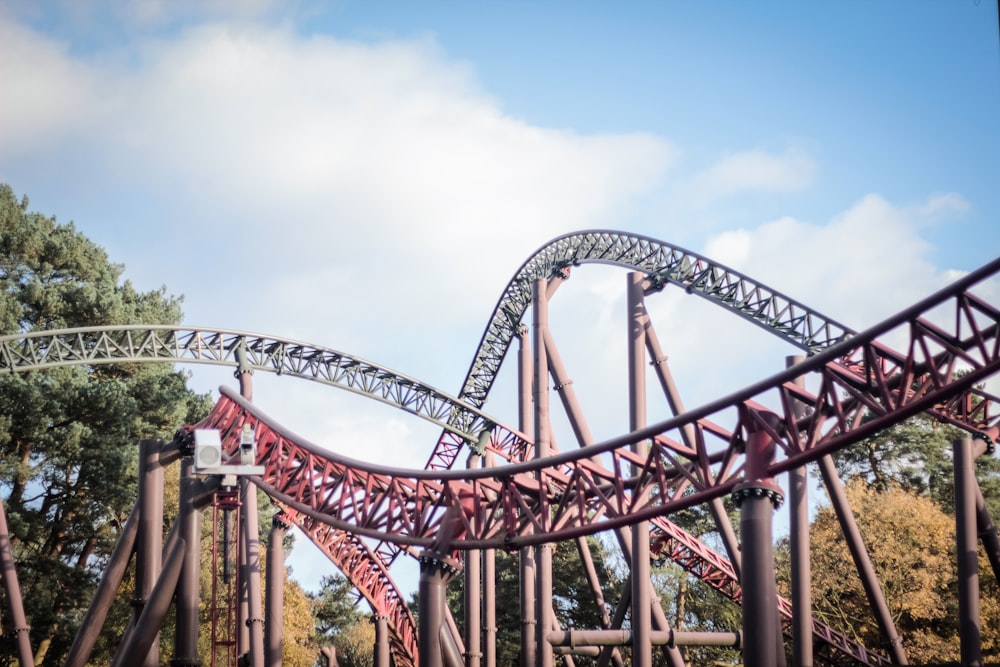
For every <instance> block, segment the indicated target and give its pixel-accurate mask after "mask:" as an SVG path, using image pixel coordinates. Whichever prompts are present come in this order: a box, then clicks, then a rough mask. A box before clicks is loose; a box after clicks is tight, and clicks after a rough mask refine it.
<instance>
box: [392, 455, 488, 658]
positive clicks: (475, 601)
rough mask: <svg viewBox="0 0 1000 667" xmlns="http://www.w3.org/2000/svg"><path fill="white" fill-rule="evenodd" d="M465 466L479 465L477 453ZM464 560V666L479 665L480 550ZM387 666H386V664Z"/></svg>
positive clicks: (466, 554)
mask: <svg viewBox="0 0 1000 667" xmlns="http://www.w3.org/2000/svg"><path fill="white" fill-rule="evenodd" d="M466 465H467V467H469V468H470V469H471V468H478V467H479V455H478V454H471V455H470V456H469V459H468V462H467V464H466ZM463 558H464V561H465V666H466V667H480V663H481V661H482V657H483V654H482V606H481V603H482V596H481V593H480V591H481V588H480V586H482V583H483V582H482V552H481V551H479V550H469V551H466V552H465V553H464V554H463ZM376 667H378V666H376ZM387 667H388V666H387Z"/></svg>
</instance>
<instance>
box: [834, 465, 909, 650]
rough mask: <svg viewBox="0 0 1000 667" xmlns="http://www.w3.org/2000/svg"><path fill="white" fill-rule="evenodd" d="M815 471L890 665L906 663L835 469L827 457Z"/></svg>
mask: <svg viewBox="0 0 1000 667" xmlns="http://www.w3.org/2000/svg"><path fill="white" fill-rule="evenodd" d="M819 471H820V474H821V475H822V476H823V484H824V485H825V486H826V489H827V493H829V494H830V504H831V505H832V506H833V511H834V512H835V513H836V515H837V520H838V521H839V522H840V527H841V529H842V530H843V531H844V538H845V539H846V540H847V548H848V549H849V550H850V552H851V558H853V559H854V566H855V567H856V568H857V570H858V574H859V575H860V576H861V585H862V586H863V587H864V589H865V594H866V595H867V596H868V602H869V604H871V606H872V611H873V613H874V614H875V620H876V621H877V622H878V624H879V628H880V629H881V630H882V635H883V636H884V637H885V638H886V639H888V640H889V653H890V656H891V657H892V660H893V662H895V663H896V664H897V665H908V664H910V663H909V661H908V660H907V658H906V651H905V650H904V649H903V642H902V638H901V637H900V636H899V633H898V632H897V631H896V623H895V622H894V621H893V620H892V614H890V613H889V605H888V604H887V603H886V601H885V595H884V594H883V593H882V587H881V586H880V585H879V581H878V575H876V574H875V566H874V565H872V561H871V558H870V557H869V556H868V549H867V548H865V543H864V540H862V539H861V531H860V530H858V524H857V522H856V521H855V520H854V514H853V513H852V512H851V508H850V504H849V503H848V502H847V495H846V494H845V493H844V485H843V484H841V483H840V478H839V477H838V476H837V468H836V466H835V465H834V464H833V459H832V458H831V457H830V456H824V457H823V458H821V459H820V460H819Z"/></svg>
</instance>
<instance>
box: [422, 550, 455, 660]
mask: <svg viewBox="0 0 1000 667" xmlns="http://www.w3.org/2000/svg"><path fill="white" fill-rule="evenodd" d="M458 569H459V568H458V564H457V563H454V562H452V561H451V559H448V558H445V557H443V556H441V555H440V554H437V553H428V552H424V554H422V555H421V556H420V583H419V586H418V591H419V605H420V610H419V613H418V614H417V633H418V636H419V640H420V641H419V643H420V667H445V659H444V653H443V651H444V649H445V646H444V644H443V642H442V634H443V633H445V632H449V630H448V628H447V627H446V626H445V622H444V610H445V603H446V592H447V591H446V589H447V586H448V582H449V581H450V580H451V578H452V577H454V576H455V575H456V574H457V573H458Z"/></svg>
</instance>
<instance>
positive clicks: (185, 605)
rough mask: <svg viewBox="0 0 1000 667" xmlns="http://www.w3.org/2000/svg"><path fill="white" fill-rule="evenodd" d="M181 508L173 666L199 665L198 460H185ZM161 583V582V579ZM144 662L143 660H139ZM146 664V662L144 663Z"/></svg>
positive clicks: (199, 541) (199, 551)
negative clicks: (196, 472) (180, 543)
mask: <svg viewBox="0 0 1000 667" xmlns="http://www.w3.org/2000/svg"><path fill="white" fill-rule="evenodd" d="M180 489H181V491H180V508H179V510H178V516H177V520H178V523H179V524H180V528H179V531H180V537H181V541H182V542H183V544H184V555H183V567H182V568H181V573H180V580H179V581H178V584H177V600H176V605H177V606H176V610H177V615H176V618H177V626H176V629H175V634H174V657H173V658H172V659H171V661H170V664H171V665H172V666H173V667H197V666H199V665H201V660H200V659H199V658H198V627H199V619H198V611H199V607H200V603H201V590H200V589H201V514H200V513H199V512H198V511H197V509H196V508H195V505H194V499H195V495H196V493H197V490H198V480H197V479H196V478H195V476H194V459H193V458H192V457H190V456H186V457H184V459H183V460H182V461H181V478H180ZM157 583H159V582H157ZM136 664H140V663H136ZM142 664H145V662H143V663H142Z"/></svg>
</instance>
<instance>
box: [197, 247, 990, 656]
mask: <svg viewBox="0 0 1000 667" xmlns="http://www.w3.org/2000/svg"><path fill="white" fill-rule="evenodd" d="M998 269H1000V262H994V264H993V265H990V266H987V267H985V268H984V269H983V270H980V271H979V272H976V274H973V275H972V276H970V277H969V278H967V279H966V280H965V281H961V282H960V283H957V284H956V285H954V286H952V287H951V288H949V289H948V290H945V291H943V292H941V293H939V294H938V295H935V297H932V298H931V299H928V300H925V301H924V302H921V303H920V304H918V305H917V306H915V307H913V308H911V309H909V310H908V311H905V312H904V313H901V314H900V315H898V316H897V317H895V318H892V319H891V320H888V321H886V322H885V323H883V324H882V325H879V326H878V327H875V328H873V329H870V330H869V331H867V332H865V333H863V334H859V335H858V336H855V337H854V338H852V339H851V340H850V341H845V342H843V343H840V344H837V345H835V346H833V347H832V348H831V349H830V350H828V351H827V352H825V353H823V354H820V355H816V356H815V357H814V358H813V359H812V360H810V361H807V362H806V363H805V364H800V365H799V366H798V367H796V368H794V369H791V370H790V371H787V372H786V373H783V374H779V375H778V376H775V377H774V378H771V379H770V380H766V381H764V382H762V383H758V384H757V385H754V386H753V387H750V388H748V389H747V390H744V391H743V392H739V393H737V394H735V395H733V396H731V397H728V398H726V399H722V400H721V401H717V402H715V403H713V404H710V405H709V406H706V407H705V408H702V409H700V410H696V411H691V412H688V413H686V414H685V415H681V416H680V417H678V418H675V419H673V420H668V421H667V422H663V423H661V424H658V425H655V426H653V427H650V428H648V429H643V430H642V431H639V432H636V433H633V434H630V435H629V436H627V437H625V438H618V439H615V440H612V441H608V442H606V443H603V444H600V445H595V446H592V447H588V448H586V449H583V450H578V451H577V452H574V453H571V454H560V455H557V456H554V457H551V458H549V459H546V460H544V461H542V462H536V463H522V464H514V465H509V466H504V467H502V468H500V469H493V470H487V471H479V472H470V471H445V472H439V473H437V474H435V473H434V471H419V472H413V471H398V470H392V469H388V468H381V467H373V468H369V469H367V470H363V468H365V464H359V463H357V462H351V461H347V460H344V459H342V460H336V461H335V460H332V459H330V458H327V457H325V456H323V455H318V456H317V455H316V452H313V451H311V450H312V449H313V448H312V447H311V446H310V445H308V443H306V444H301V443H299V442H297V441H296V440H295V438H294V436H290V435H289V434H287V433H284V432H282V430H281V428H280V427H275V426H273V425H271V424H268V423H267V420H266V418H263V417H262V416H261V415H260V414H259V413H258V412H256V411H255V409H254V408H253V407H252V406H249V405H248V404H241V402H240V400H239V399H238V397H235V396H231V395H229V392H226V395H225V396H224V398H223V399H222V400H220V404H219V406H217V411H216V412H214V413H213V417H210V419H209V420H208V421H207V422H206V424H209V425H211V426H213V427H216V428H220V429H222V430H223V431H226V432H229V433H234V434H235V433H239V432H240V429H241V428H242V423H243V422H244V421H246V420H249V421H251V422H252V423H253V422H256V424H257V428H258V433H259V434H262V437H263V438H264V440H263V441H262V443H261V444H262V449H261V456H262V462H264V463H267V462H268V461H269V460H270V458H269V457H277V459H278V460H279V461H280V463H279V464H278V465H276V466H270V465H269V464H268V465H269V467H268V470H269V471H280V472H278V474H277V476H276V477H275V478H272V479H269V478H265V479H264V480H261V482H260V483H261V486H262V487H263V488H265V490H266V491H267V492H268V493H269V494H271V495H272V496H273V497H276V498H278V499H279V500H280V501H282V502H283V503H286V504H289V505H291V506H293V507H295V508H296V509H298V510H300V511H302V512H304V513H306V514H309V515H310V516H314V517H316V518H317V519H318V520H320V521H324V522H327V523H329V524H330V525H333V526H337V527H342V528H345V529H346V528H350V529H351V530H359V531H360V532H361V533H363V534H368V535H370V536H373V537H378V538H381V539H393V540H395V541H398V542H399V543H403V544H411V545H420V546H425V547H429V546H433V545H434V536H435V535H436V534H437V532H438V530H439V528H440V523H441V520H442V519H444V518H447V520H449V521H455V522H458V524H460V525H459V526H457V528H456V529H454V532H455V534H457V535H461V537H460V538H459V540H458V543H457V544H458V545H459V546H462V547H464V548H481V547H496V546H505V547H508V548H510V547H516V546H520V545H523V544H529V543H538V542H544V541H553V540H557V539H563V538H567V537H572V536H577V535H581V534H585V533H588V532H595V531H596V530H602V529H605V528H608V527H613V526H620V525H624V524H626V523H631V522H634V521H637V520H640V519H642V518H654V519H655V518H656V517H659V516H662V515H663V514H665V513H667V512H669V511H672V510H674V509H680V508H682V507H686V506H689V505H692V504H695V503H697V502H702V501H705V500H708V499H709V498H712V497H717V496H718V495H721V494H722V493H726V492H728V491H730V490H731V489H732V487H733V485H734V484H735V483H736V482H737V481H739V472H740V470H741V469H740V467H739V466H736V465H733V464H734V462H735V460H736V458H737V456H738V451H737V450H738V447H739V444H740V442H742V441H744V440H745V438H746V436H747V435H749V433H751V432H754V431H758V430H763V431H765V432H767V433H768V434H769V435H770V436H771V437H772V438H774V439H775V440H776V441H777V442H779V443H780V444H781V445H782V450H783V451H784V453H785V456H786V458H785V459H784V460H783V461H778V462H776V463H775V464H774V465H772V466H771V472H773V473H777V472H780V471H783V470H786V469H789V468H791V467H796V466H798V465H801V464H802V463H804V462H806V461H809V460H813V459H815V458H818V457H819V456H821V455H822V454H824V453H827V452H830V451H834V450H836V449H839V448H842V447H845V446H847V445H849V444H851V443H852V442H854V441H856V440H857V439H859V438H862V437H866V436H867V435H869V434H871V433H872V432H874V431H876V430H878V429H880V428H882V427H884V426H885V425H886V424H889V423H893V422H895V421H898V420H899V419H902V418H905V417H906V416H909V415H910V414H914V413H916V412H918V411H922V410H926V411H929V412H931V413H932V414H935V415H937V416H938V417H939V418H941V419H945V420H947V421H950V422H952V423H956V424H960V425H964V426H965V427H966V428H968V429H970V430H973V431H979V432H985V431H989V435H988V437H990V438H992V436H993V435H994V434H995V429H994V428H992V423H993V417H992V416H991V407H992V405H993V402H994V401H993V399H992V398H990V397H987V398H986V399H985V400H981V401H980V402H979V403H977V404H974V403H973V401H972V400H971V399H972V397H973V395H974V392H973V391H971V388H972V387H973V385H974V384H975V383H976V382H978V381H981V380H982V379H985V378H986V377H989V376H990V375H992V374H993V373H995V372H996V370H997V369H998V367H1000V359H998V356H1000V351H998V348H1000V345H998V337H997V329H998V321H1000V314H998V311H997V310H996V309H995V308H993V307H992V306H990V305H988V304H986V303H984V302H982V301H981V300H979V299H977V298H976V297H974V296H973V295H971V294H969V293H967V292H966V290H967V288H968V287H969V286H971V285H972V284H974V283H975V282H977V281H979V280H981V279H983V278H985V277H987V276H989V275H992V274H993V273H995V272H996V271H997V270H998ZM944 305H949V306H951V307H953V309H954V320H953V323H954V327H953V329H952V330H951V331H946V330H943V329H940V328H938V327H935V326H933V325H931V324H930V323H929V322H928V321H927V320H926V319H925V318H924V315H926V314H927V313H928V312H929V311H931V310H935V309H940V308H941V307H942V306H944ZM899 326H905V327H906V328H907V329H908V332H909V339H910V342H909V346H908V352H907V353H906V354H899V353H895V352H893V351H892V350H889V349H888V348H886V347H885V346H883V345H881V344H879V343H878V342H877V341H876V338H877V337H878V336H880V335H883V334H885V333H886V332H888V331H890V330H892V329H894V328H897V327H899ZM960 366H962V367H963V368H962V370H963V371H964V372H965V373H966V374H965V375H962V376H960V377H959V376H957V375H956V373H955V371H957V370H959V369H960ZM809 371H816V372H817V373H819V374H820V375H821V377H822V381H821V390H820V391H819V392H818V393H817V394H816V395H814V396H813V395H810V394H808V393H807V392H805V391H804V390H802V389H800V388H798V387H797V386H795V384H794V383H793V382H792V380H794V378H795V377H797V376H798V375H800V374H802V373H805V372H809ZM769 392H774V393H776V395H777V396H778V397H779V399H780V400H779V401H778V403H779V404H780V405H781V406H782V410H783V415H778V414H775V413H773V412H771V411H770V410H767V409H765V408H763V407H762V403H761V402H759V401H757V400H755V399H756V398H757V397H759V396H762V395H764V394H767V393H769ZM979 398H983V395H980V396H979ZM796 403H803V404H806V405H808V406H810V407H811V415H810V416H808V417H805V418H801V419H799V418H796V417H795V415H794V412H793V410H792V406H794V405H795V404H796ZM220 406H221V407H220ZM734 408H735V411H736V413H737V415H738V419H737V421H738V424H737V428H736V429H734V430H733V431H732V432H728V431H726V430H724V429H721V428H719V427H717V426H713V422H712V421H709V420H707V419H706V417H708V416H710V415H713V414H716V413H722V412H726V411H730V410H732V409H734ZM866 410H867V411H872V412H874V413H875V414H876V415H878V416H877V417H876V418H875V419H874V420H872V421H870V422H866V423H863V422H862V420H861V417H862V416H863V414H864V413H865V411H866ZM782 416H783V418H782ZM828 421H831V422H833V427H832V428H828V429H827V430H826V433H825V434H824V433H823V426H824V423H825V422H828ZM690 425H697V427H698V429H697V433H698V435H699V437H698V441H697V445H696V447H695V448H694V449H693V450H692V449H687V451H685V448H684V447H683V446H682V445H680V444H678V440H671V439H670V438H669V437H667V436H666V435H665V434H666V433H668V432H670V433H677V434H679V433H680V432H681V430H683V429H684V428H685V427H687V426H690ZM261 429H262V430H261ZM733 433H736V434H737V435H736V436H733V435H732V434H733ZM706 436H715V438H716V439H717V441H718V442H719V443H720V444H722V445H723V449H721V450H718V449H716V450H715V451H710V448H709V447H708V440H707V439H706ZM647 438H651V439H652V441H653V447H652V448H651V455H650V456H649V457H648V458H647V459H645V460H641V459H637V458H636V457H635V456H633V455H631V454H630V453H628V451H627V450H626V449H625V446H626V445H628V444H630V443H631V442H632V441H635V440H644V439H647ZM598 453H604V454H607V455H610V456H611V457H612V460H613V462H614V465H613V466H611V468H612V470H613V472H611V473H608V472H607V471H606V470H604V469H602V468H600V467H599V466H598V465H596V464H594V463H593V462H592V461H591V460H590V459H591V457H592V456H594V455H596V454H598ZM720 454H721V455H720ZM682 459H686V460H687V462H686V463H682V462H681V460H682ZM633 464H639V465H640V466H641V469H642V472H641V473H640V475H638V476H636V477H633V478H631V479H630V478H629V477H628V474H627V472H626V470H627V467H628V466H631V465H633ZM713 465H717V469H716V470H715V471H714V472H713V470H712V466H713ZM493 475H496V476H497V478H498V479H496V480H494V479H491V477H492V476H493ZM689 489H693V492H687V491H688V490H689ZM637 497H641V498H644V499H650V500H647V501H646V502H645V503H639V504H636V503H633V502H632V500H631V499H634V498H637ZM448 507H461V508H462V510H463V511H462V512H460V513H455V512H452V513H451V514H450V515H449V514H447V513H446V511H445V509H446V508H448ZM514 509H517V510H520V518H518V517H517V516H516V514H517V513H516V512H514V511H512V510H514ZM345 517H346V518H345ZM449 517H450V518H449ZM623 519H624V520H623ZM528 527H530V528H531V530H532V531H533V534H532V535H531V536H530V537H525V536H524V535H523V532H524V531H525V529H526V528H528ZM540 533H541V535H540ZM704 561H705V559H704V558H703V557H702V558H701V559H700V562H704ZM722 568H723V566H721V565H720V566H719V569H722ZM723 579H728V581H729V582H732V581H733V578H732V575H731V573H730V574H729V575H728V576H726V577H723ZM827 630H828V629H827ZM818 634H821V633H818ZM825 638H826V639H827V640H828V641H829V640H830V636H829V633H827V634H826V636H825ZM854 657H856V658H858V659H861V660H863V661H864V662H866V663H867V664H880V662H881V661H880V660H879V659H875V658H873V657H872V655H870V654H869V655H857V654H856V653H855V654H854Z"/></svg>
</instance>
